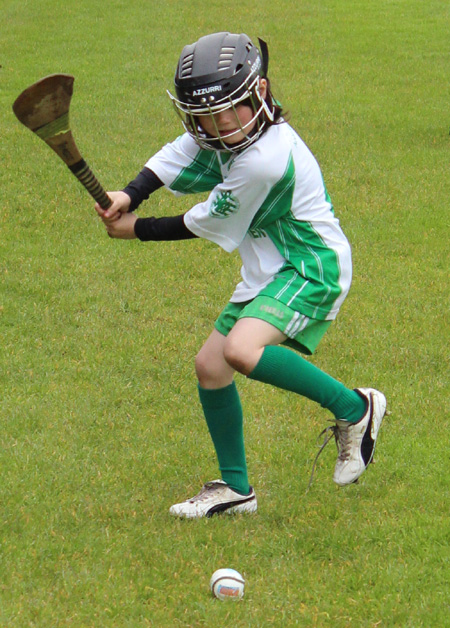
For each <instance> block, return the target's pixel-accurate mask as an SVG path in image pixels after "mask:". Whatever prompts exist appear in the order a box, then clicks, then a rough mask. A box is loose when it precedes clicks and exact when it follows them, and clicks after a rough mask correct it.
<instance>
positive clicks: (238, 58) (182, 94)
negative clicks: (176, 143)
mask: <svg viewBox="0 0 450 628" xmlns="http://www.w3.org/2000/svg"><path fill="white" fill-rule="evenodd" d="M259 41H260V44H261V50H262V53H263V54H262V56H261V54H260V52H259V50H258V48H257V47H256V46H255V45H254V44H253V43H252V41H251V40H250V38H249V37H247V35H244V34H240V35H235V34H232V33H213V34H212V35H206V36H205V37H201V38H200V39H199V40H198V41H197V42H196V43H194V44H190V45H188V46H185V47H184V48H183V51H182V53H181V56H180V60H179V62H178V66H177V71H176V74H175V91H176V97H175V96H173V95H172V94H170V92H168V93H169V96H170V98H171V100H172V102H173V103H174V105H175V109H176V111H177V113H178V114H179V115H180V117H181V121H182V123H183V126H184V128H185V130H186V131H187V132H188V133H189V134H190V135H191V136H192V137H193V138H194V139H195V140H196V142H197V143H198V144H199V145H200V146H201V147H202V148H206V149H211V148H213V149H215V150H226V151H232V152H236V151H239V150H242V149H243V148H245V147H247V146H249V145H250V144H251V143H253V142H254V141H256V140H257V139H258V137H259V136H260V135H261V134H262V133H263V131H264V130H265V128H266V125H267V122H268V121H270V122H272V121H273V109H271V108H270V107H269V105H268V104H267V103H266V101H265V100H264V99H263V98H262V97H261V95H260V92H259V81H260V78H265V77H266V73H267V65H268V53H267V46H266V44H265V42H263V41H262V40H259ZM243 101H246V103H245V104H248V105H250V106H251V107H252V109H253V112H254V116H253V118H252V120H251V122H253V121H256V124H255V125H253V126H252V130H251V132H249V133H248V134H247V133H246V132H245V129H244V128H242V127H241V128H240V131H241V132H242V133H243V134H244V136H245V137H244V139H243V140H242V141H241V142H239V144H227V143H226V141H224V140H226V137H223V136H222V137H212V136H210V135H208V134H207V133H206V132H205V131H204V129H203V128H202V126H201V118H202V117H204V116H212V117H213V116H214V114H217V113H219V112H221V111H224V110H225V109H230V108H233V109H234V108H235V106H236V105H237V104H239V103H242V102H243Z"/></svg>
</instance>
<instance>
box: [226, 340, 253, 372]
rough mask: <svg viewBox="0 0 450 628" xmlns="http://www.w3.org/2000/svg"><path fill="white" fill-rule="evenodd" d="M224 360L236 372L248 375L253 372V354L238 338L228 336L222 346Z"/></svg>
mask: <svg viewBox="0 0 450 628" xmlns="http://www.w3.org/2000/svg"><path fill="white" fill-rule="evenodd" d="M223 355H224V358H225V360H226V362H227V363H228V364H229V365H230V366H231V367H232V368H233V369H235V370H236V371H239V373H242V374H243V375H249V373H251V372H252V370H253V366H254V364H253V362H254V360H253V353H252V351H251V350H250V349H249V347H248V346H247V345H246V344H245V342H243V341H242V339H241V338H239V337H234V336H228V338H227V341H226V343H225V346H224V353H223Z"/></svg>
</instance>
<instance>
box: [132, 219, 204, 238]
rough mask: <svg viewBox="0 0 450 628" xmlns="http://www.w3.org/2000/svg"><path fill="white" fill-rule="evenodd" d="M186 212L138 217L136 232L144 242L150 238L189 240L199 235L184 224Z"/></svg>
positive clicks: (135, 226) (135, 225)
mask: <svg viewBox="0 0 450 628" xmlns="http://www.w3.org/2000/svg"><path fill="white" fill-rule="evenodd" d="M183 217H184V214H181V215H180V216H165V217H163V218H138V219H137V220H136V222H135V223H134V233H135V234H136V236H137V237H138V238H139V240H142V241H143V242H147V241H148V240H187V239H189V238H196V237H197V236H196V235H195V234H194V233H192V231H189V229H188V228H187V227H186V225H185V224H184V220H183Z"/></svg>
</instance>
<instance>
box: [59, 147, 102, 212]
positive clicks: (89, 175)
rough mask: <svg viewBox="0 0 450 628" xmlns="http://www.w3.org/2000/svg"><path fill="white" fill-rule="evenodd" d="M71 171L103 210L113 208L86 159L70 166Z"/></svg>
mask: <svg viewBox="0 0 450 628" xmlns="http://www.w3.org/2000/svg"><path fill="white" fill-rule="evenodd" d="M69 169H70V171H71V172H72V173H73V174H74V175H75V176H76V178H77V179H78V180H79V181H80V183H82V184H83V185H84V187H85V188H86V190H87V191H88V192H89V194H90V195H91V196H92V197H93V198H94V199H95V200H96V201H97V203H98V204H99V205H100V207H101V208H102V209H108V207H111V205H112V201H111V199H110V198H109V196H108V195H107V194H106V192H105V190H104V189H103V187H102V186H101V185H100V183H99V182H98V181H97V179H96V177H95V175H94V173H93V172H92V170H91V169H90V168H89V166H88V165H87V163H86V162H85V161H84V159H81V160H80V161H78V162H77V163H76V164H73V165H72V166H69Z"/></svg>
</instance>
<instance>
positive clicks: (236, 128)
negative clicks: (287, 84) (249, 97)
mask: <svg viewBox="0 0 450 628" xmlns="http://www.w3.org/2000/svg"><path fill="white" fill-rule="evenodd" d="M260 94H261V97H262V98H265V96H266V81H265V80H264V79H261V82H260ZM256 123H257V122H256V119H255V113H254V111H253V108H252V107H250V106H249V105H246V104H238V105H236V107H234V109H233V107H230V108H228V109H225V110H224V111H219V112H217V113H215V114H213V115H210V116H204V117H203V116H202V117H201V118H200V124H201V126H202V127H203V129H204V130H205V131H206V133H208V135H210V136H211V137H220V138H221V139H222V140H223V141H224V142H225V144H229V145H230V146H233V145H234V144H239V142H242V140H243V139H245V138H246V137H247V136H248V135H249V133H251V131H252V130H253V128H254V126H255V124H256Z"/></svg>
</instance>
